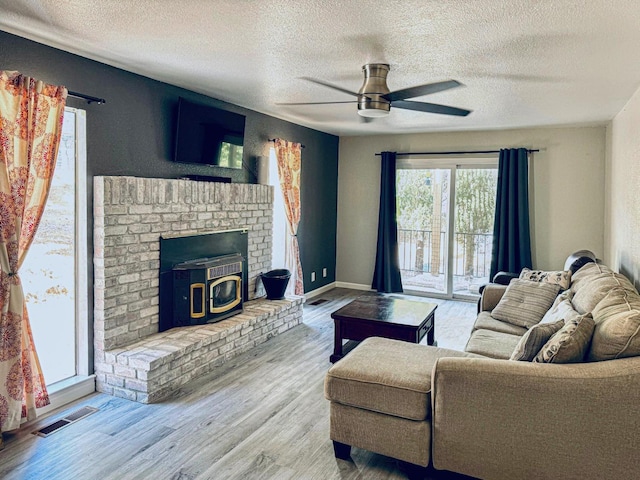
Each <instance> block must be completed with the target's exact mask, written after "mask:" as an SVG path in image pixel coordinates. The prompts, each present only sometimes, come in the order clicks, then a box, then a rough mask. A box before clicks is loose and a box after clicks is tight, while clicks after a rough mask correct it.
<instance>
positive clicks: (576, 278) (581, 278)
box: [571, 263, 613, 293]
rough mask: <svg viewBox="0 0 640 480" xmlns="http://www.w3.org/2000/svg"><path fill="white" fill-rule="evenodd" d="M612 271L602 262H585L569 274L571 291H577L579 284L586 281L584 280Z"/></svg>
mask: <svg viewBox="0 0 640 480" xmlns="http://www.w3.org/2000/svg"><path fill="white" fill-rule="evenodd" d="M612 272H613V270H611V269H610V268H609V267H607V266H606V265H603V264H602V263H587V264H586V265H584V266H583V267H582V268H580V269H579V270H578V271H577V272H576V273H574V274H573V275H571V292H572V293H575V292H577V291H578V290H579V289H580V288H581V286H582V285H583V284H584V283H586V281H587V280H588V279H589V278H591V277H594V276H596V275H600V274H601V273H612Z"/></svg>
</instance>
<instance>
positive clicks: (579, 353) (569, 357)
mask: <svg viewBox="0 0 640 480" xmlns="http://www.w3.org/2000/svg"><path fill="white" fill-rule="evenodd" d="M594 326H595V324H594V322H593V318H592V317H591V314H590V313H586V314H584V315H578V314H577V313H575V312H574V313H572V314H571V315H569V316H568V317H567V318H566V319H565V321H564V326H563V327H562V328H561V329H560V330H559V331H558V332H556V333H555V334H554V335H553V336H552V337H551V338H550V339H549V341H548V342H547V343H545V344H544V346H543V347H542V348H541V349H540V352H538V354H537V355H536V357H535V358H534V359H533V361H534V362H537V363H578V362H582V361H584V359H585V356H586V354H587V352H588V351H589V343H590V342H591V336H592V335H593V329H594Z"/></svg>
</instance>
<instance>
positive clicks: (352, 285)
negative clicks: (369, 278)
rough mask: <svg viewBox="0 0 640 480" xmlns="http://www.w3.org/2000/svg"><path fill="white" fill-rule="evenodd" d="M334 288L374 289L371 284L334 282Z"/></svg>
mask: <svg viewBox="0 0 640 480" xmlns="http://www.w3.org/2000/svg"><path fill="white" fill-rule="evenodd" d="M336 288H350V289H351V290H367V291H374V289H373V288H371V285H365V284H362V283H349V282H336Z"/></svg>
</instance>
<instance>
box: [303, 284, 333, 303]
mask: <svg viewBox="0 0 640 480" xmlns="http://www.w3.org/2000/svg"><path fill="white" fill-rule="evenodd" d="M334 288H336V282H331V283H328V284H326V285H323V286H322V287H320V288H316V289H315V290H311V291H310V292H307V293H305V294H304V299H305V301H307V300H310V299H312V298H314V297H317V296H318V295H322V294H323V293H325V292H328V291H329V290H333V289H334Z"/></svg>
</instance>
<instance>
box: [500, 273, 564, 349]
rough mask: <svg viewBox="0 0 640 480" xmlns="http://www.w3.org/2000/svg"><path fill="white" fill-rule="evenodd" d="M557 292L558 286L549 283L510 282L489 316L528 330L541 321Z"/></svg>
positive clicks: (517, 280)
mask: <svg viewBox="0 0 640 480" xmlns="http://www.w3.org/2000/svg"><path fill="white" fill-rule="evenodd" d="M559 291H560V287H559V286H557V285H551V284H550V283H537V282H531V281H529V280H520V279H516V280H512V281H511V283H510V284H509V286H508V287H507V291H506V292H504V295H503V296H502V298H501V299H500V302H498V305H496V308H494V309H493V310H492V311H491V316H492V317H493V318H496V319H498V320H503V321H505V322H508V323H511V324H513V325H517V326H519V327H525V328H529V327H531V326H533V325H535V324H536V323H538V322H539V321H540V320H541V319H542V317H543V316H544V314H545V313H546V312H547V310H549V307H551V305H552V304H553V301H554V300H555V298H556V296H557V295H558V292H559ZM509 356H511V353H509ZM507 358H508V357H507Z"/></svg>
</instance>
